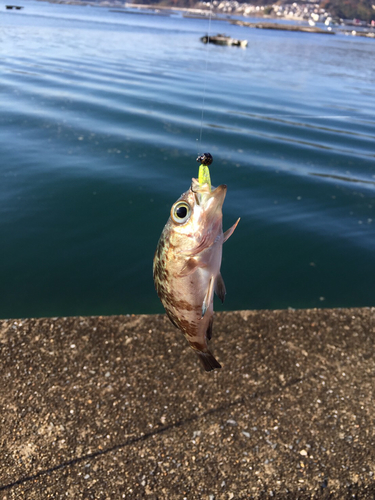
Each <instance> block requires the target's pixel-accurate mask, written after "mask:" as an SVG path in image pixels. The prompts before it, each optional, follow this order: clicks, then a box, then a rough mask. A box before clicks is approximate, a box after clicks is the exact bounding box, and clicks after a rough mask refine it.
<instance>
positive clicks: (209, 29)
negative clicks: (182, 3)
mask: <svg viewBox="0 0 375 500" xmlns="http://www.w3.org/2000/svg"><path fill="white" fill-rule="evenodd" d="M211 17H212V0H210V14H209V17H208V32H207V47H206V67H205V70H204V84H203V99H202V113H201V127H200V133H199V143H198V150H197V153H198V154H199V150H200V149H201V147H202V131H203V115H204V105H205V100H206V88H207V68H208V46H209V44H210V34H211Z"/></svg>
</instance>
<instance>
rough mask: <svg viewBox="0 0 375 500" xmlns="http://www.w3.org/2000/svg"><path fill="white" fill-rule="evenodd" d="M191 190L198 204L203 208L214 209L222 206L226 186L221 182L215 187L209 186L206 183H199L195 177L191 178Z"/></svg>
mask: <svg viewBox="0 0 375 500" xmlns="http://www.w3.org/2000/svg"><path fill="white" fill-rule="evenodd" d="M191 191H192V192H193V193H194V195H195V200H196V202H197V204H198V205H200V206H203V207H204V208H205V210H210V211H211V209H213V211H216V210H217V209H218V208H220V209H221V207H222V206H223V203H224V200H225V196H226V194H227V186H226V185H225V184H221V185H220V186H218V187H217V188H214V187H213V186H212V187H211V190H210V187H209V185H208V184H203V185H201V184H199V182H198V180H197V179H192V183H191Z"/></svg>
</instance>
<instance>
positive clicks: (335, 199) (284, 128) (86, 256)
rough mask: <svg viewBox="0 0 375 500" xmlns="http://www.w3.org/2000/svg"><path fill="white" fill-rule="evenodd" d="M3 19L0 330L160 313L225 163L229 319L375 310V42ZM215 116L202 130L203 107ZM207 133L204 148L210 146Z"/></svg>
mask: <svg viewBox="0 0 375 500" xmlns="http://www.w3.org/2000/svg"><path fill="white" fill-rule="evenodd" d="M20 5H22V6H24V9H22V10H20V11H8V10H5V2H4V0H1V1H0V27H1V30H0V78H1V80H0V102H1V109H0V152H1V158H0V317H2V318H9V317H27V316H57V315H88V314H96V315H101V314H130V313H155V312H162V310H163V309H162V306H161V304H160V302H159V299H158V298H157V296H156V293H155V290H154V287H153V282H152V258H153V253H154V251H155V247H156V244H157V241H158V238H159V235H160V233H161V231H162V229H163V226H164V224H165V223H166V221H167V219H168V217H169V211H170V207H171V205H172V204H173V203H174V201H175V200H176V199H177V198H178V197H179V196H180V194H181V193H182V192H184V191H186V190H187V189H188V188H189V185H190V182H191V178H192V177H193V176H197V173H198V164H197V163H196V161H195V160H196V157H197V155H198V153H203V152H210V153H211V154H212V155H213V157H214V163H213V164H212V166H211V177H212V182H213V184H214V185H218V184H223V183H224V184H227V186H228V193H227V198H226V200H225V203H224V230H225V229H227V228H228V227H230V226H231V225H232V224H233V223H234V222H235V220H236V219H237V218H238V217H241V222H240V224H239V226H238V228H237V229H236V231H235V233H234V234H233V236H232V237H231V238H230V240H229V241H228V242H227V243H225V245H224V251H223V264H222V275H223V278H224V281H225V283H226V287H227V292H228V294H227V298H226V302H225V304H224V306H221V304H220V303H216V306H215V309H216V310H222V309H223V308H224V309H232V310H234V309H259V308H287V307H293V308H297V307H302V308H307V307H347V306H373V305H375V280H374V270H375V236H374V229H375V192H374V189H375V147H374V146H375V65H374V64H373V61H374V60H375V40H373V39H366V38H359V37H351V36H344V35H342V34H337V35H331V36H330V35H319V34H309V33H298V32H287V31H275V30H255V29H250V28H244V27H239V26H234V25H231V24H230V23H229V22H227V21H224V20H222V21H216V20H215V21H212V23H211V33H212V34H216V33H226V34H228V35H230V36H233V37H236V38H240V39H247V40H248V42H249V43H248V47H247V48H246V49H241V48H237V47H221V46H214V45H204V44H203V43H202V42H201V41H200V37H201V36H203V35H205V34H206V33H207V30H208V21H207V20H204V19H189V18H183V17H182V15H181V14H173V15H170V16H167V15H166V16H157V15H153V13H152V12H150V13H149V14H143V15H134V14H130V13H129V14H126V13H120V12H112V11H111V9H109V8H96V7H88V6H86V7H84V6H70V5H57V4H49V3H44V2H34V1H28V0H22V2H21V3H20ZM203 100H204V108H203V119H202V104H203ZM201 123H202V140H201V141H200V140H199V137H200V133H201Z"/></svg>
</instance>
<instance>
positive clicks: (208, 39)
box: [201, 33, 247, 47]
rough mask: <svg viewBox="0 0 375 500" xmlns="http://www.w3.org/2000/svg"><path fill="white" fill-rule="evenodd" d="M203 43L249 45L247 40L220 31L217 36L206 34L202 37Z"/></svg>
mask: <svg viewBox="0 0 375 500" xmlns="http://www.w3.org/2000/svg"><path fill="white" fill-rule="evenodd" d="M201 41H202V42H203V43H214V44H215V45H233V46H235V47H247V40H237V39H236V38H232V37H230V36H226V35H223V34H221V33H218V34H217V35H215V36H210V35H205V36H202V37H201Z"/></svg>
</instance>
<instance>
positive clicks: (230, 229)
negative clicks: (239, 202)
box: [223, 218, 241, 243]
mask: <svg viewBox="0 0 375 500" xmlns="http://www.w3.org/2000/svg"><path fill="white" fill-rule="evenodd" d="M240 220H241V218H239V219H238V220H237V222H236V223H235V224H233V226H232V227H230V228H229V229H228V230H227V231H225V233H224V241H223V243H225V242H226V241H227V239H228V238H230V237H231V236H232V234H233V233H234V230H235V229H236V227H237V224H238V223H239V222H240Z"/></svg>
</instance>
